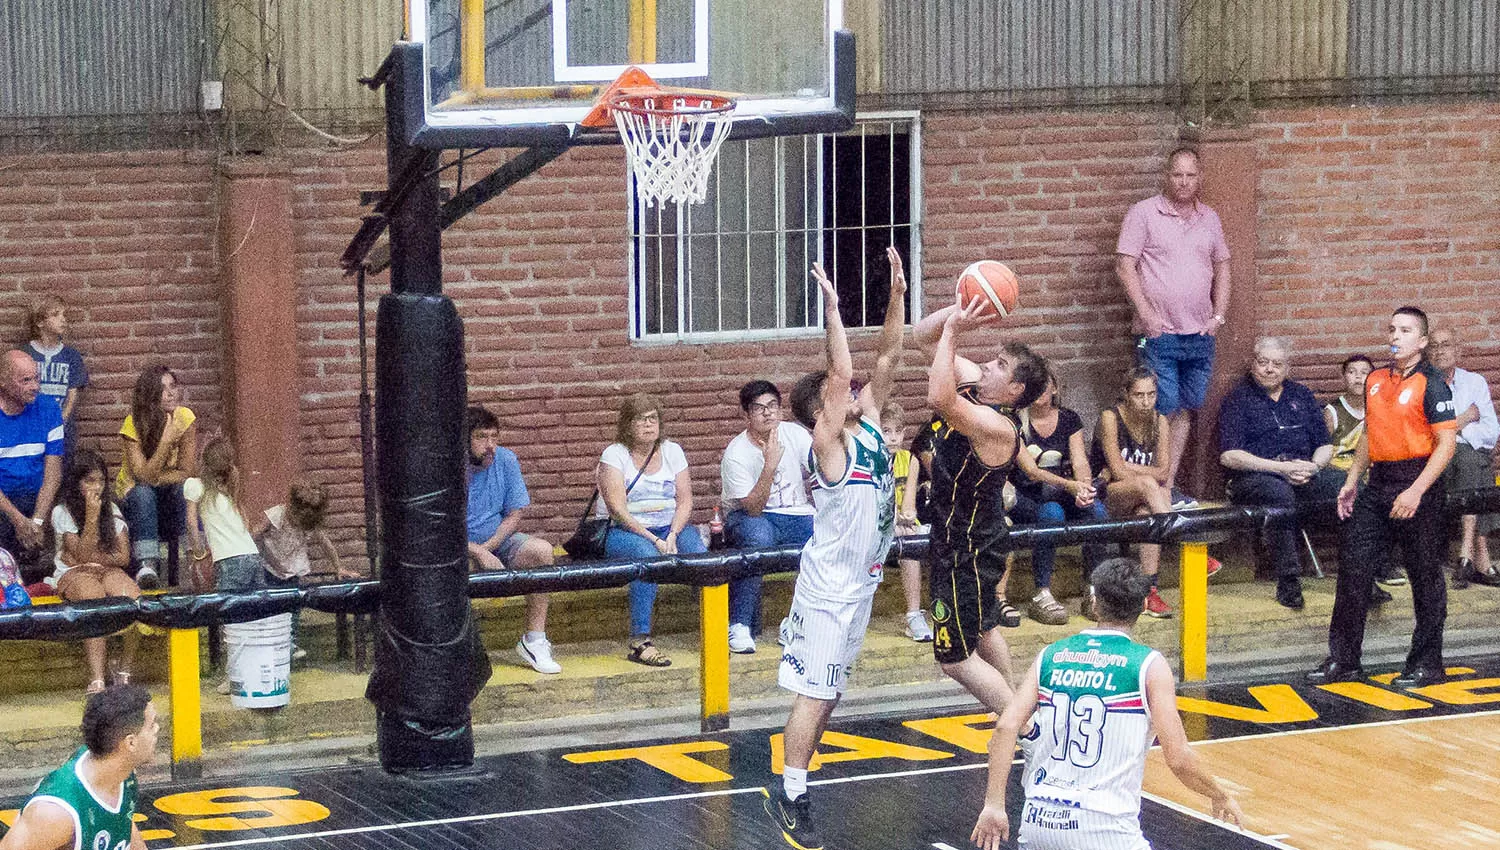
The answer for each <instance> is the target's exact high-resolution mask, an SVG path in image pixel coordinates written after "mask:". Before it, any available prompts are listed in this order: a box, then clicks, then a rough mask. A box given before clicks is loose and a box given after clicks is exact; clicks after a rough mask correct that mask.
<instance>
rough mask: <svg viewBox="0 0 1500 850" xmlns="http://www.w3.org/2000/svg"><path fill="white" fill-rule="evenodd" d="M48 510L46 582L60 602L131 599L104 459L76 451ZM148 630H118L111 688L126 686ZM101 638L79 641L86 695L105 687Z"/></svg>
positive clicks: (126, 541) (134, 590)
mask: <svg viewBox="0 0 1500 850" xmlns="http://www.w3.org/2000/svg"><path fill="white" fill-rule="evenodd" d="M59 495H60V498H59V499H58V503H57V505H56V506H55V507H53V508H52V532H53V537H54V538H55V540H56V545H57V550H56V554H55V557H54V563H55V569H54V571H53V573H52V578H51V580H50V581H51V583H52V584H53V585H54V586H55V587H56V588H57V593H58V595H59V596H61V597H62V599H63V600H64V601H66V602H82V601H84V600H88V599H102V598H104V597H106V596H123V597H126V598H129V599H135V598H137V597H139V596H140V595H141V589H140V588H139V587H138V586H136V583H135V582H134V581H133V580H131V578H130V576H128V575H126V574H125V568H126V567H128V566H130V531H129V529H128V528H127V527H126V525H125V518H124V516H122V515H121V513H120V509H119V508H118V507H116V506H115V503H114V499H112V498H111V497H110V492H109V468H108V467H107V466H105V463H104V458H102V457H100V456H99V455H98V454H97V453H95V452H91V451H88V450H87V449H79V450H78V451H76V452H74V453H73V456H72V457H71V458H70V459H69V462H68V468H67V470H66V471H65V472H64V473H63V482H62V491H61V493H60V494H59ZM147 628H148V627H145V626H130V627H127V628H126V629H125V631H124V632H123V635H122V636H123V638H124V649H123V651H122V652H121V654H120V657H119V658H118V659H117V663H116V665H115V666H114V668H113V671H112V674H113V675H112V677H111V678H113V680H114V682H113V683H114V684H117V685H120V684H128V683H129V682H130V666H131V664H132V663H134V661H135V651H136V645H137V644H138V643H139V640H140V634H141V632H142V631H144V630H146V629H147ZM106 640H108V639H107V638H102V637H98V638H87V639H85V640H84V642H83V652H84V656H85V657H86V659H87V660H88V665H89V674H90V680H89V684H88V688H87V691H86V692H87V693H90V694H97V693H99V692H100V691H102V690H104V688H105V684H106V682H105V655H106V652H107V647H106V644H105V641H106Z"/></svg>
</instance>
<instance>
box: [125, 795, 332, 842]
mask: <svg viewBox="0 0 1500 850" xmlns="http://www.w3.org/2000/svg"><path fill="white" fill-rule="evenodd" d="M299 793H301V792H299V791H297V790H296V789H293V788H274V787H268V786H251V787H248V788H214V789H211V790H208V791H190V792H188V793H185V794H168V795H167V796H165V797H158V798H157V799H156V800H155V805H156V807H157V808H158V809H160V810H162V811H163V812H166V813H167V814H169V815H178V816H180V817H191V818H193V820H188V821H184V823H185V824H186V825H187V826H189V827H192V828H193V829H203V830H209V831H215V832H227V831H231V830H239V829H266V828H267V827H272V826H296V825H298V824H304V823H315V822H317V821H320V820H323V819H324V818H326V817H328V814H329V812H328V809H326V808H324V807H323V806H321V805H319V804H317V803H314V802H313V801H311V800H290V799H286V798H288V797H295V796H297V795H298V794H299ZM235 797H248V798H249V799H226V798H235ZM204 815H247V817H243V818H240V817H204Z"/></svg>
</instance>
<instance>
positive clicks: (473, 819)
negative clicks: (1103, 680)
mask: <svg viewBox="0 0 1500 850" xmlns="http://www.w3.org/2000/svg"><path fill="white" fill-rule="evenodd" d="M1494 714H1500V710H1495V711H1482V712H1473V713H1469V714H1449V715H1441V716H1438V717H1411V718H1403V719H1399V720H1388V721H1381V722H1378V723H1363V724H1356V725H1353V726H1322V727H1316V728H1312V729H1293V730H1289V731H1281V732H1264V733H1261V734H1258V735H1257V734H1248V735H1239V736H1236V737H1232V738H1218V739H1214V740H1205V741H1193V742H1192V745H1193V746H1199V745H1202V744H1216V743H1224V742H1228V741H1244V740H1249V739H1252V738H1273V737H1282V736H1286V735H1306V734H1312V733H1317V732H1338V731H1341V730H1345V729H1356V728H1368V727H1375V726H1392V725H1398V724H1403V723H1420V722H1423V721H1428V720H1457V719H1462V718H1470V717H1483V716H1487V715H1494ZM1019 762H1020V759H1015V760H1014V761H1012V762H1011V763H1012V764H1016V763H1019ZM988 766H989V765H988V764H987V763H985V762H980V763H977V764H955V765H947V766H944V767H929V768H919V769H915V770H898V771H892V772H889V773H872V774H866V775H864V776H845V777H839V778H837V779H817V780H813V781H810V782H808V783H807V784H808V785H841V784H844V783H849V782H869V781H872V780H876V779H899V778H903V777H908V776H926V775H931V774H936V773H956V772H960V771H966V770H980V769H982V768H986V767H988ZM760 790H761V787H760V786H754V787H750V788H721V789H717V790H714V791H698V792H694V793H688V794H666V795H662V796H659V797H639V798H636V799H630V800H608V801H603V802H598V803H578V804H576V805H572V806H553V807H551V808H545V809H527V810H524V811H515V812H490V813H487V814H479V815H458V816H455V817H450V818H434V819H431V820H420V821H406V822H403V823H388V824H373V825H371V826H354V827H346V828H344V829H328V830H323V831H321V832H304V833H300V834H296V835H277V836H263V837H258V838H241V839H236V840H234V841H219V842H210V843H205V844H190V845H187V846H185V847H178V848H174V850H210V848H219V847H253V846H256V845H262V844H278V843H281V842H286V841H304V840H307V839H311V838H337V837H339V836H341V835H361V834H365V833H370V832H394V831H397V830H408V829H422V828H425V827H433V826H447V825H450V824H460V823H480V822H484V821H496V820H507V819H510V818H519V817H532V816H536V815H552V814H563V813H567V812H583V811H592V810H596V809H609V808H615V807H620V806H641V805H648V804H651V803H671V802H676V801H678V800H702V799H706V798H710V797H729V796H734V795H737V794H758V793H760ZM1141 796H1143V797H1145V798H1147V799H1150V800H1151V801H1152V802H1154V803H1157V804H1159V805H1162V806H1166V807H1167V808H1170V809H1174V810H1176V811H1178V812H1181V813H1183V814H1186V815H1189V816H1191V817H1195V818H1197V819H1199V820H1203V821H1206V822H1208V823H1212V824H1215V825H1218V826H1220V827H1221V828H1224V829H1233V827H1232V826H1226V825H1224V824H1222V823H1221V822H1220V821H1217V820H1214V819H1213V818H1211V817H1209V816H1208V815H1205V814H1203V813H1202V812H1199V811H1197V810H1196V809H1191V808H1188V807H1186V806H1182V805H1179V804H1177V803H1173V802H1171V801H1170V800H1167V799H1164V798H1161V797H1157V796H1155V795H1153V794H1147V793H1145V792H1142V795H1141ZM1242 832H1243V834H1244V835H1246V836H1247V837H1250V838H1252V839H1255V840H1256V841H1259V842H1261V843H1263V844H1266V845H1267V846H1270V847H1275V848H1278V850H1296V848H1294V847H1291V846H1290V845H1287V844H1282V843H1280V842H1279V841H1277V840H1275V839H1273V838H1270V837H1268V836H1262V835H1257V834H1255V833H1252V832H1246V831H1243V830H1242Z"/></svg>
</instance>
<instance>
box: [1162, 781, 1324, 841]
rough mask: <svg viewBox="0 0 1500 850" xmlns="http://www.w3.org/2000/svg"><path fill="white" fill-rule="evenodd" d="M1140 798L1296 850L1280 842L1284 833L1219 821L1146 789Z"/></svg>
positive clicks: (1258, 839)
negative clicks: (1276, 833)
mask: <svg viewBox="0 0 1500 850" xmlns="http://www.w3.org/2000/svg"><path fill="white" fill-rule="evenodd" d="M1141 799H1143V800H1150V801H1151V802H1153V803H1155V804H1157V805H1158V806H1165V807H1166V808H1169V809H1171V810H1172V811H1174V812H1178V813H1179V814H1184V815H1187V816H1188V817H1190V818H1193V819H1195V820H1200V821H1203V822H1204V823H1207V824H1212V825H1213V826H1216V827H1218V828H1219V829H1222V830H1224V831H1225V832H1237V833H1239V834H1240V835H1243V836H1245V837H1246V838H1249V839H1251V840H1253V841H1258V842H1260V843H1261V844H1264V845H1266V846H1267V847H1275V848H1277V850H1297V848H1296V847H1293V846H1292V845H1290V844H1283V843H1281V841H1280V839H1282V838H1285V837H1286V836H1285V835H1281V836H1275V835H1261V834H1260V833H1258V832H1252V831H1251V830H1248V829H1245V828H1244V827H1242V826H1235V825H1234V824H1232V823H1225V822H1224V821H1221V820H1219V819H1218V818H1215V817H1213V816H1212V815H1206V814H1204V813H1203V812H1200V811H1198V810H1197V809H1194V808H1190V807H1188V806H1184V805H1182V804H1181V803H1175V802H1173V801H1171V800H1168V799H1167V798H1165V797H1158V796H1156V795H1155V794H1151V793H1149V792H1146V791H1142V792H1141Z"/></svg>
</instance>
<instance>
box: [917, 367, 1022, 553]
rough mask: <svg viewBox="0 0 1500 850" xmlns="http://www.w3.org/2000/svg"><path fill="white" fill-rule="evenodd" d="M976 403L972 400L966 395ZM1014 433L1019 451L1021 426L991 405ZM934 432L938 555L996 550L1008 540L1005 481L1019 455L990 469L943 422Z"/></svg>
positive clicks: (931, 501)
mask: <svg viewBox="0 0 1500 850" xmlns="http://www.w3.org/2000/svg"><path fill="white" fill-rule="evenodd" d="M966 397H968V398H970V400H972V397H971V396H966ZM991 407H992V408H993V409H994V410H996V411H998V412H999V413H1000V415H1002V416H1004V417H1005V418H1006V419H1008V420H1010V423H1011V425H1013V426H1015V429H1016V452H1019V451H1020V445H1021V439H1020V434H1021V427H1020V423H1019V422H1018V420H1017V419H1016V417H1015V414H1013V413H1011V411H1009V410H1008V409H1006V408H1003V407H999V406H995V405H991ZM927 427H928V428H930V429H932V434H931V437H932V491H931V495H930V496H929V497H928V508H927V511H928V514H929V515H930V516H931V518H932V520H933V523H932V544H931V545H932V547H933V549H934V554H936V555H938V556H939V557H947V556H948V555H950V554H951V553H954V552H983V551H991V550H993V551H995V552H996V554H997V555H998V554H999V550H998V549H997V548H996V547H998V545H999V544H1000V543H1001V542H1002V541H1004V540H1005V535H1006V525H1005V480H1006V478H1007V477H1008V476H1009V475H1010V470H1011V467H1013V466H1014V465H1015V462H1016V454H1015V452H1013V453H1012V454H1011V457H1010V460H1008V461H1006V462H1005V463H1003V464H1001V465H999V466H988V465H986V464H985V463H984V462H983V461H981V460H980V459H979V455H977V454H975V453H974V446H973V444H972V443H971V442H970V441H969V438H968V437H967V436H965V435H964V434H962V433H961V432H959V431H958V430H957V429H955V428H954V427H952V426H951V425H949V424H948V423H947V422H945V421H943V420H942V419H935V420H933V421H932V424H930V425H928V426H927Z"/></svg>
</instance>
